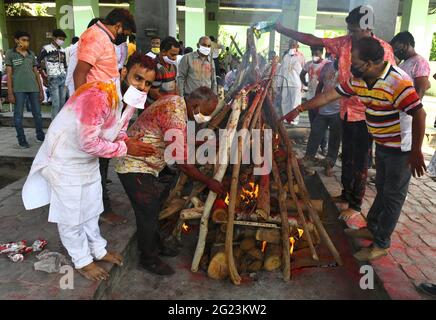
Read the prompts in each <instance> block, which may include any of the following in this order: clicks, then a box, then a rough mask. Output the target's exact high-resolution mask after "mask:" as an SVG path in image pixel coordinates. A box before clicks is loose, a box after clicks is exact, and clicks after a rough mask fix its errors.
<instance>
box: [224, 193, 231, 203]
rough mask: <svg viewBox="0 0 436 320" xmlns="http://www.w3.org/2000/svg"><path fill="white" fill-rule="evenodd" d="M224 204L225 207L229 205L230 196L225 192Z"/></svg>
mask: <svg viewBox="0 0 436 320" xmlns="http://www.w3.org/2000/svg"><path fill="white" fill-rule="evenodd" d="M224 202H225V203H226V205H229V203H230V195H229V193H228V192H227V197H226V200H224Z"/></svg>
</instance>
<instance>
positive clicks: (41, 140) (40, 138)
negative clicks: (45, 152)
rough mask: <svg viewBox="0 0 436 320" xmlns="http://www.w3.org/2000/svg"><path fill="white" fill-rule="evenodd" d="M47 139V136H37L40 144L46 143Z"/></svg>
mask: <svg viewBox="0 0 436 320" xmlns="http://www.w3.org/2000/svg"><path fill="white" fill-rule="evenodd" d="M44 139H45V135H43V136H36V140H38V141H39V142H44Z"/></svg>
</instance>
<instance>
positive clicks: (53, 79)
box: [38, 29, 67, 120]
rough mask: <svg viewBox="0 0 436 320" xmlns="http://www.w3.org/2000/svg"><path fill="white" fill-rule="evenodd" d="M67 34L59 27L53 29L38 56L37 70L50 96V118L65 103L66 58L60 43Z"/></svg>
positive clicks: (62, 42) (52, 117)
mask: <svg viewBox="0 0 436 320" xmlns="http://www.w3.org/2000/svg"><path fill="white" fill-rule="evenodd" d="M66 37H67V35H66V34H65V32H63V31H62V30H60V29H56V30H53V37H52V42H51V43H50V44H48V45H45V46H44V47H43V48H42V50H41V53H40V54H39V56H38V64H39V65H40V68H39V69H40V70H39V72H40V73H41V76H42V79H43V80H44V85H45V86H46V87H48V89H49V91H50V96H51V105H52V108H51V119H52V120H53V119H54V117H56V115H57V114H58V112H59V111H60V110H61V108H62V107H63V105H64V104H65V97H66V93H67V91H66V88H65V79H66V77H67V59H66V55H65V50H64V49H63V48H62V45H63V44H64V42H65V38H66Z"/></svg>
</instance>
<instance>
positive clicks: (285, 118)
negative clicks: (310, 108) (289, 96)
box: [280, 106, 301, 123]
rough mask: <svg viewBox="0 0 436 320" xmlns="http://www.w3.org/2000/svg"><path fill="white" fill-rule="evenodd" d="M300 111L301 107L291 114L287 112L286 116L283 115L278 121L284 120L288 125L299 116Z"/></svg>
mask: <svg viewBox="0 0 436 320" xmlns="http://www.w3.org/2000/svg"><path fill="white" fill-rule="evenodd" d="M300 109H301V106H298V107H296V108H295V109H294V110H292V111H291V112H289V113H288V114H286V115H284V116H283V117H281V118H280V121H284V120H286V121H287V122H288V123H290V122H291V121H293V120H294V119H295V118H296V117H298V115H299V114H300Z"/></svg>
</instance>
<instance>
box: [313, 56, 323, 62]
mask: <svg viewBox="0 0 436 320" xmlns="http://www.w3.org/2000/svg"><path fill="white" fill-rule="evenodd" d="M320 60H321V58H320V57H312V61H313V62H318V61H320Z"/></svg>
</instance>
